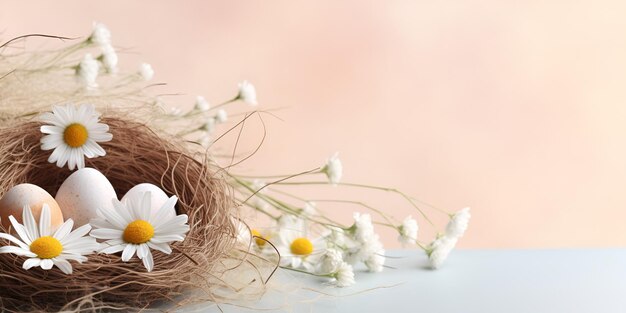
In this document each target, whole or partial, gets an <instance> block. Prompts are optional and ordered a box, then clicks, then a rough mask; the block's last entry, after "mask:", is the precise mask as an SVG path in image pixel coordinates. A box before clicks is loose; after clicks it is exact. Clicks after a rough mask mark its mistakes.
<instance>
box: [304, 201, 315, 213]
mask: <svg viewBox="0 0 626 313" xmlns="http://www.w3.org/2000/svg"><path fill="white" fill-rule="evenodd" d="M316 206H317V205H316V204H315V202H311V201H307V202H306V203H305V204H304V207H303V208H302V215H304V216H307V217H311V216H314V215H317V209H316Z"/></svg>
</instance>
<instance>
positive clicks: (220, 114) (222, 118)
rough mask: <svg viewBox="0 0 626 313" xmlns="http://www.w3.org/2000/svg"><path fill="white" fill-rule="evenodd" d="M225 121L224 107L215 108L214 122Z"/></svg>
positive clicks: (226, 119)
mask: <svg viewBox="0 0 626 313" xmlns="http://www.w3.org/2000/svg"><path fill="white" fill-rule="evenodd" d="M226 121H228V112H226V110H224V109H219V110H217V113H216V114H215V122H217V123H218V124H221V123H225V122H226Z"/></svg>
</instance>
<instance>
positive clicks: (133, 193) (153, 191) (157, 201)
mask: <svg viewBox="0 0 626 313" xmlns="http://www.w3.org/2000/svg"><path fill="white" fill-rule="evenodd" d="M146 192H150V198H151V201H150V214H151V215H152V216H154V215H155V214H156V213H157V212H158V210H160V209H161V207H162V206H163V204H164V203H165V201H167V199H169V197H168V196H167V194H165V192H164V191H163V190H162V189H161V188H159V187H158V186H156V185H153V184H150V183H143V184H139V185H137V186H135V187H133V188H131V189H130V190H129V191H128V192H127V193H126V194H125V195H124V197H122V202H123V203H126V202H127V201H128V199H129V198H135V199H140V198H141V196H142V195H143V194H144V193H146ZM175 216H176V208H174V209H172V210H171V211H169V212H168V213H167V217H168V218H172V217H175Z"/></svg>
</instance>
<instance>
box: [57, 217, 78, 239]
mask: <svg viewBox="0 0 626 313" xmlns="http://www.w3.org/2000/svg"><path fill="white" fill-rule="evenodd" d="M72 227H74V220H72V219H71V218H70V219H68V220H67V221H65V223H63V225H61V227H59V229H57V231H55V232H54V235H52V237H54V238H56V239H57V240H59V241H62V240H63V239H64V238H65V236H67V234H69V233H70V231H72Z"/></svg>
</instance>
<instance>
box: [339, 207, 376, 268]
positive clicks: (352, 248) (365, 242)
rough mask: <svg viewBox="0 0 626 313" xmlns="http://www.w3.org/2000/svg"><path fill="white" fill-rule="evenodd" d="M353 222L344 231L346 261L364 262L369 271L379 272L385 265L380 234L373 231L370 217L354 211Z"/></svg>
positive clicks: (351, 262)
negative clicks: (348, 228)
mask: <svg viewBox="0 0 626 313" xmlns="http://www.w3.org/2000/svg"><path fill="white" fill-rule="evenodd" d="M353 217H354V224H353V225H352V227H350V230H348V231H347V232H345V238H344V239H343V240H340V241H343V242H344V246H343V247H344V256H345V259H346V260H347V262H348V263H350V264H352V265H355V264H357V263H359V262H363V263H365V265H366V266H367V268H368V269H369V271H370V272H381V271H382V270H383V266H384V265H385V249H384V248H383V244H382V243H381V242H380V236H379V235H378V234H377V233H375V232H374V225H373V224H372V217H371V216H370V215H369V214H367V213H365V214H361V213H359V212H356V213H354V215H353Z"/></svg>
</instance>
